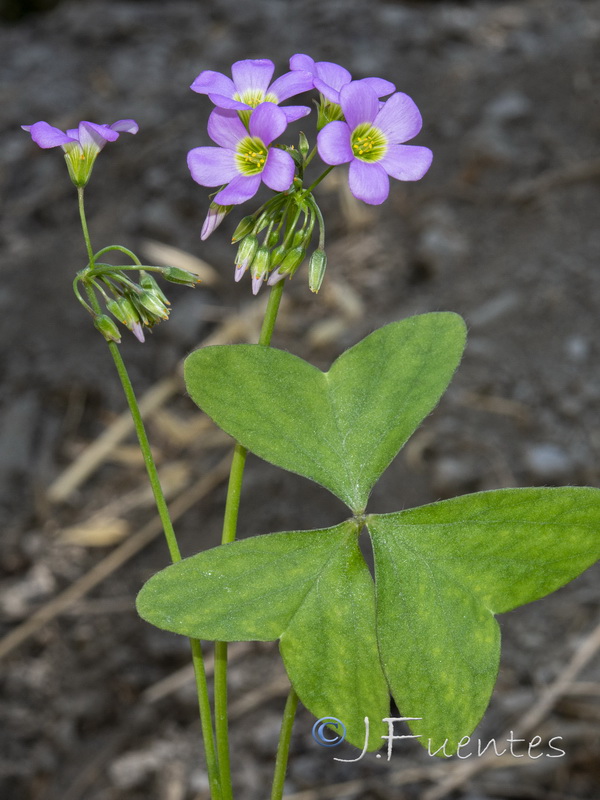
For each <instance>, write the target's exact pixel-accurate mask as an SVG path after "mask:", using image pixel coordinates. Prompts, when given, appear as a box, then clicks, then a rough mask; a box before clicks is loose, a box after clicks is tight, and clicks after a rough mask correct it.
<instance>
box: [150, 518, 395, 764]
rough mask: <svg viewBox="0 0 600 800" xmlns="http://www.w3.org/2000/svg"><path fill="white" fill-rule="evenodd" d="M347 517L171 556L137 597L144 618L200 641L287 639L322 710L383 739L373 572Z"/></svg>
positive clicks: (372, 740) (374, 741) (289, 663)
mask: <svg viewBox="0 0 600 800" xmlns="http://www.w3.org/2000/svg"><path fill="white" fill-rule="evenodd" d="M357 535H358V528H357V524H356V523H355V522H354V521H348V522H345V523H342V524H341V525H338V526H336V527H334V528H326V529H322V530H315V531H290V532H283V533H273V534H268V535H266V536H257V537H254V538H252V539H243V540H240V541H237V542H234V543H232V544H227V545H222V546H221V547H216V548H214V549H212V550H207V551H205V552H203V553H200V554H198V555H196V556H192V557H191V558H188V559H184V560H183V561H180V562H178V563H177V564H173V565H171V566H170V567H167V568H166V569H164V570H162V572H159V573H158V574H157V575H155V576H154V577H153V578H151V579H150V580H149V581H148V582H147V583H146V584H145V586H144V587H143V588H142V590H141V592H140V594H139V595H138V602H137V606H138V612H139V613H140V616H142V617H143V618H144V619H146V620H147V621H148V622H151V623H152V624H154V625H156V626H157V627H159V628H163V629H165V630H169V631H172V632H174V633H179V634H183V635H186V636H190V637H193V638H197V639H209V640H213V639H215V640H220V641H248V640H261V641H270V640H275V639H280V640H281V642H280V649H281V653H282V657H283V659H284V663H285V665H286V669H287V671H288V675H289V676H290V680H291V681H292V683H293V685H294V687H295V689H296V691H297V693H298V696H299V697H300V699H301V701H302V702H303V703H304V705H305V706H306V707H307V708H308V709H309V710H310V711H311V712H312V713H313V714H315V715H316V716H317V717H325V716H333V717H337V718H338V719H341V720H342V722H343V723H344V724H345V726H346V730H347V739H348V741H349V742H350V743H352V744H354V745H356V746H357V747H360V748H361V749H362V748H363V745H364V738H365V725H364V717H365V716H368V717H369V719H370V720H371V726H370V737H369V742H368V749H370V750H373V749H377V748H379V747H380V746H381V742H382V740H381V735H382V734H383V733H384V730H383V728H382V725H381V720H382V719H383V717H385V716H387V714H388V711H389V692H388V688H387V683H386V680H385V677H384V675H383V671H382V668H381V664H380V660H379V651H378V646H377V639H376V635H375V597H374V587H373V581H372V578H371V575H370V573H369V570H368V568H367V566H366V564H365V563H364V560H363V558H362V555H361V553H360V550H359V548H358V544H357Z"/></svg>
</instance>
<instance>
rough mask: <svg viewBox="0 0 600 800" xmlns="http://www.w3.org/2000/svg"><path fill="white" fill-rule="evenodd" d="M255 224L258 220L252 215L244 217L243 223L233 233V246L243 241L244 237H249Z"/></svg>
mask: <svg viewBox="0 0 600 800" xmlns="http://www.w3.org/2000/svg"><path fill="white" fill-rule="evenodd" d="M255 222H256V218H255V217H254V215H252V214H250V216H248V217H244V219H243V220H241V222H240V223H239V225H238V226H237V228H236V229H235V230H234V232H233V236H232V237H231V244H235V243H236V242H239V240H240V239H243V238H244V236H247V235H248V234H249V233H251V232H252V228H253V227H254V223H255Z"/></svg>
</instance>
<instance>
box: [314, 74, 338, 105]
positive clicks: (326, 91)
mask: <svg viewBox="0 0 600 800" xmlns="http://www.w3.org/2000/svg"><path fill="white" fill-rule="evenodd" d="M314 84H315V89H316V90H317V92H320V93H321V94H322V95H323V97H324V98H326V99H327V100H329V102H330V103H337V104H338V105H339V103H340V93H339V92H338V91H337V89H332V88H331V86H330V85H329V84H328V83H325V81H322V80H321V79H320V78H319V77H315V80H314Z"/></svg>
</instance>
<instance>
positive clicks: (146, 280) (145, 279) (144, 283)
mask: <svg viewBox="0 0 600 800" xmlns="http://www.w3.org/2000/svg"><path fill="white" fill-rule="evenodd" d="M140 286H141V287H142V289H146V290H147V291H149V292H153V293H154V294H155V295H156V296H157V297H158V298H159V299H160V300H162V302H163V303H164V304H165V305H167V306H170V305H171V303H169V301H168V299H167V298H166V297H165V294H164V292H163V290H162V289H161V288H160V286H159V285H158V283H157V282H156V281H155V280H154V278H153V277H152V275H150V274H149V273H148V272H145V271H144V270H140Z"/></svg>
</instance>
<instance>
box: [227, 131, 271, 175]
mask: <svg viewBox="0 0 600 800" xmlns="http://www.w3.org/2000/svg"><path fill="white" fill-rule="evenodd" d="M267 156H268V151H267V148H266V146H265V145H264V143H263V142H262V140H261V139H259V138H258V137H256V136H247V137H246V138H244V139H242V140H241V141H240V142H239V144H238V147H237V152H236V155H235V160H236V162H237V166H238V169H239V171H240V172H242V173H243V174H244V175H258V174H259V173H261V172H262V171H263V168H264V166H265V163H266V161H267Z"/></svg>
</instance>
